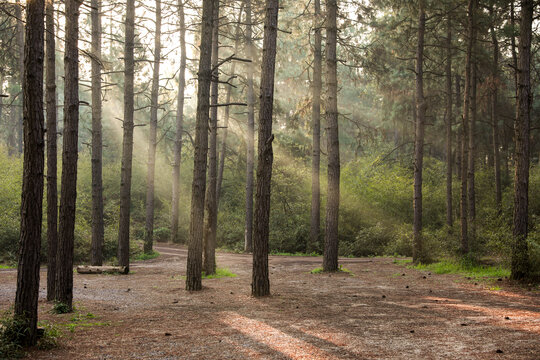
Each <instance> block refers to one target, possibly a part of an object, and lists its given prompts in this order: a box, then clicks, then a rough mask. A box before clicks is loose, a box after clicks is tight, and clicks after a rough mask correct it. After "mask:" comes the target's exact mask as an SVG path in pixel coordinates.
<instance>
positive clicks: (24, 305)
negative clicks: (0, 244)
mask: <svg viewBox="0 0 540 360" xmlns="http://www.w3.org/2000/svg"><path fill="white" fill-rule="evenodd" d="M44 8H45V4H44V1H43V0H35V1H29V2H28V4H27V6H26V50H25V55H26V56H25V57H24V68H25V72H24V73H23V74H24V75H23V83H22V88H23V92H24V94H25V96H23V103H24V105H23V116H24V143H25V146H24V165H23V185H22V198H21V235H20V236H21V237H20V243H19V261H18V266H17V291H16V295H15V318H16V319H19V320H22V324H21V327H22V328H23V329H27V330H26V331H28V332H27V335H26V336H25V337H24V338H23V341H24V345H34V344H35V343H36V340H37V319H38V313H37V310H38V297H39V261H40V256H39V252H40V247H41V220H42V214H43V205H42V204H43V175H44V174H43V173H44V150H45V146H44V145H45V144H44V138H43V136H44V129H43V125H44V124H43V120H44V119H43V57H44V49H43V32H44V23H43V17H44Z"/></svg>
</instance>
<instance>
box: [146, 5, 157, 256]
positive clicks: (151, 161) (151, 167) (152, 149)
mask: <svg viewBox="0 0 540 360" xmlns="http://www.w3.org/2000/svg"><path fill="white" fill-rule="evenodd" d="M154 35H155V36H154V69H153V74H152V75H153V76H152V94H151V95H150V102H151V109H150V134H149V139H148V172H147V176H146V223H145V234H144V252H145V253H146V254H150V253H151V252H152V243H153V241H154V180H155V172H156V149H157V128H158V108H159V63H160V60H161V0H156V31H155V33H154Z"/></svg>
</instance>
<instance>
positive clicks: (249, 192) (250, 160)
mask: <svg viewBox="0 0 540 360" xmlns="http://www.w3.org/2000/svg"><path fill="white" fill-rule="evenodd" d="M251 16H252V14H251V0H246V50H247V56H248V58H249V59H251V60H252V61H254V60H255V51H254V50H255V49H254V45H253V38H252V37H253V36H252V33H253V28H252V27H253V25H252V19H251ZM253 73H254V66H253V62H251V63H248V65H247V102H248V119H247V120H248V123H247V125H248V126H247V141H246V143H247V150H246V151H247V154H246V156H247V160H246V162H247V166H246V225H245V230H244V231H245V234H244V250H245V251H246V252H251V251H252V250H253V183H254V177H253V171H254V168H255V166H254V162H255V89H254V87H255V86H254V80H253V76H254V75H253Z"/></svg>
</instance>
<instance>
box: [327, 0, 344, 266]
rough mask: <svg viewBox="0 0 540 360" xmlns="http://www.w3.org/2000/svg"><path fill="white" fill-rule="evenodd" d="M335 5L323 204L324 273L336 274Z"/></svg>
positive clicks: (330, 22) (331, 7)
mask: <svg viewBox="0 0 540 360" xmlns="http://www.w3.org/2000/svg"><path fill="white" fill-rule="evenodd" d="M337 11H338V6H337V1H336V0H329V1H327V3H326V22H327V23H326V83H327V86H328V90H327V91H328V93H327V94H328V95H327V99H326V124H327V137H328V140H327V141H328V188H327V189H328V190H327V200H326V233H325V237H324V256H323V269H324V271H337V270H338V246H339V239H338V220H339V178H340V160H339V129H338V105H337V81H338V80H337V56H336V55H337V54H336V49H337Z"/></svg>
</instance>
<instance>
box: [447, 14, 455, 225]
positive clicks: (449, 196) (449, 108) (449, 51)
mask: <svg viewBox="0 0 540 360" xmlns="http://www.w3.org/2000/svg"><path fill="white" fill-rule="evenodd" d="M446 21H447V25H446V26H447V29H446V51H447V53H446V225H447V226H448V227H449V228H451V227H452V223H453V220H454V214H453V210H452V160H453V159H452V122H453V121H454V116H453V113H452V110H453V109H452V107H453V106H452V105H453V102H452V100H453V99H452V15H451V14H449V15H448V19H447V20H446Z"/></svg>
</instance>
